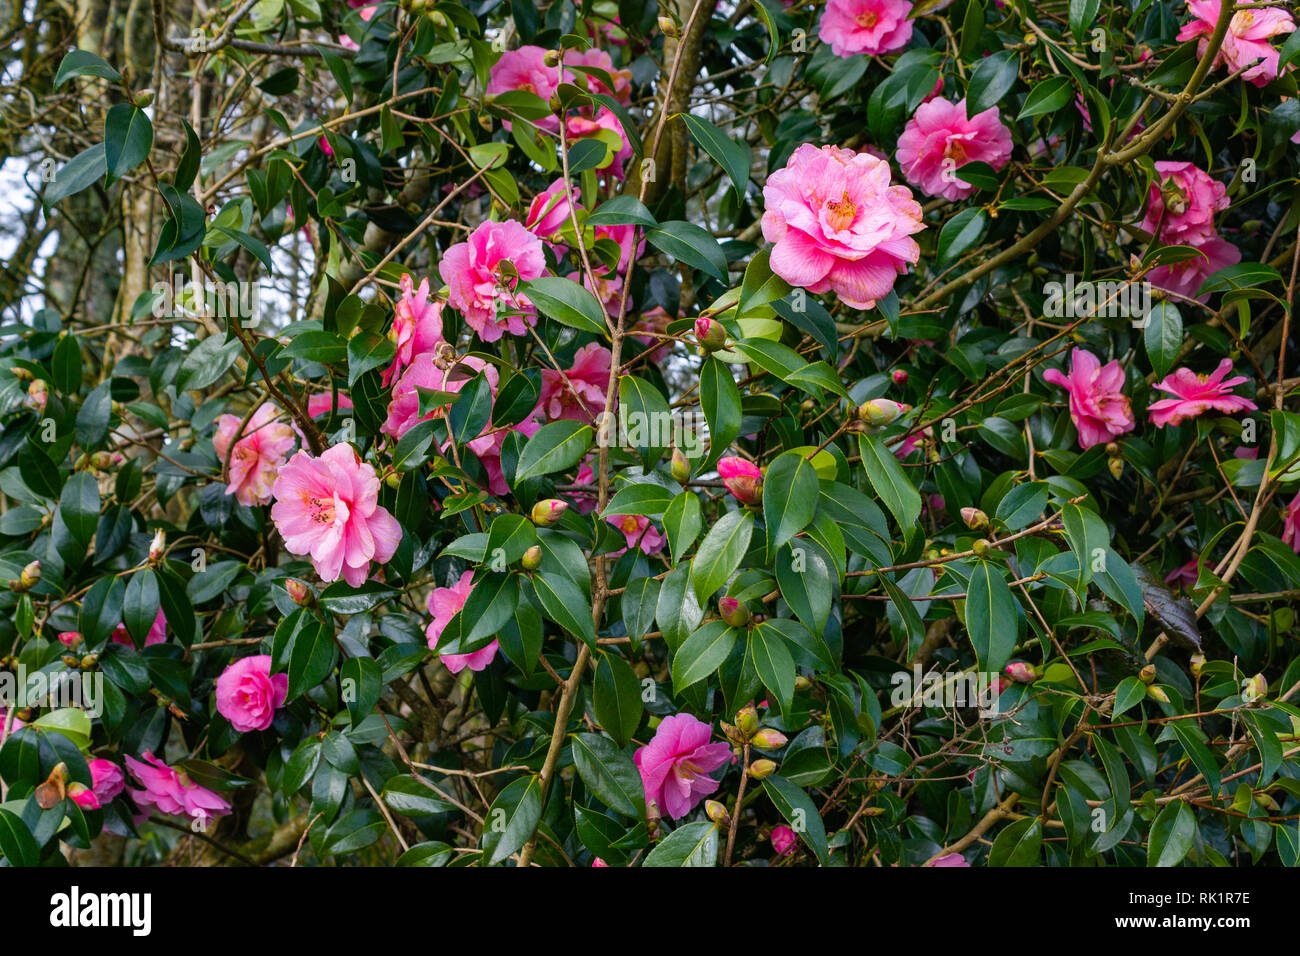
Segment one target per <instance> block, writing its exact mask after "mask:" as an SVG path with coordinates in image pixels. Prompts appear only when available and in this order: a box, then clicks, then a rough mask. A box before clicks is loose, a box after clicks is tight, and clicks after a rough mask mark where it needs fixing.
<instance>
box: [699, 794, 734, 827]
mask: <svg viewBox="0 0 1300 956" xmlns="http://www.w3.org/2000/svg"><path fill="white" fill-rule="evenodd" d="M704 812H705V814H707V815H708V818H709V819H710V820H712V821H713V822H714V823H716V824H717V825H718V826H720V827H729V826H731V814H729V813H728V812H727V808H726V807H724V806H723V805H722V804H720V803H719V802H718V801H717V800H705V801H704Z"/></svg>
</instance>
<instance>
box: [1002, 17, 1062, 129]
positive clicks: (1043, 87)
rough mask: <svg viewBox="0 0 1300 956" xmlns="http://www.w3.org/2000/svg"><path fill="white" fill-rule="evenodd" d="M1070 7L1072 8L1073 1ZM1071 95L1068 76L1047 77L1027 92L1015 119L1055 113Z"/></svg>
mask: <svg viewBox="0 0 1300 956" xmlns="http://www.w3.org/2000/svg"><path fill="white" fill-rule="evenodd" d="M1071 5H1072V6H1073V0H1072V3H1071ZM1073 94H1074V87H1073V86H1072V85H1071V84H1070V78H1069V77H1068V76H1052V77H1048V78H1047V79H1046V80H1043V81H1042V82H1041V83H1038V84H1036V85H1035V86H1034V88H1033V89H1032V90H1030V91H1029V95H1028V96H1026V97H1025V105H1024V106H1023V107H1021V109H1020V115H1019V116H1017V117H1016V119H1017V120H1022V119H1028V118H1029V117H1031V116H1042V115H1043V114H1044V113H1055V112H1057V111H1058V110H1060V109H1061V107H1063V106H1065V104H1066V103H1069V102H1070V100H1071V99H1072V97H1073Z"/></svg>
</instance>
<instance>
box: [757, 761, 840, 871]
mask: <svg viewBox="0 0 1300 956" xmlns="http://www.w3.org/2000/svg"><path fill="white" fill-rule="evenodd" d="M763 790H764V791H765V792H766V793H767V795H768V797H770V798H771V800H772V803H773V804H774V805H775V806H776V808H777V809H778V810H779V811H781V816H783V817H785V819H786V821H787V822H788V823H789V824H790V828H791V829H792V830H794V832H795V833H797V834H799V839H801V840H803V842H804V843H805V844H807V846H808V849H810V850H812V851H813V853H814V854H816V856H817V862H819V863H820V864H821V865H822V866H826V865H828V864H829V863H830V850H829V848H828V846H827V843H826V827H825V826H824V825H823V824H822V818H821V814H820V813H818V812H817V805H816V804H815V803H813V801H812V798H811V797H809V796H808V794H807V793H805V792H804V791H803V789H802V788H800V787H797V786H795V784H793V783H791V782H790V781H789V780H786V779H785V778H784V777H782V776H779V775H777V774H773V775H772V776H770V777H768V778H767V779H766V780H764V781H763Z"/></svg>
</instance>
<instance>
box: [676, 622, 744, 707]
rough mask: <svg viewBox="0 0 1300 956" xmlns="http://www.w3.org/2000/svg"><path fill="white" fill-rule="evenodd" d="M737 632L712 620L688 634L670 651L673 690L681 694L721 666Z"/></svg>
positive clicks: (736, 636)
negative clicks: (674, 652)
mask: <svg viewBox="0 0 1300 956" xmlns="http://www.w3.org/2000/svg"><path fill="white" fill-rule="evenodd" d="M740 636H741V632H740V631H738V630H736V629H735V628H733V627H728V626H727V625H726V623H725V622H723V621H718V620H714V621H709V623H707V624H705V625H704V626H703V627H702V628H700V629H699V630H698V631H696V632H695V633H694V634H692V635H691V636H690V637H688V638H687V639H686V640H685V641H684V642H683V643H682V646H681V647H679V648H677V653H676V654H675V655H673V693H674V694H680V693H681V692H682V691H683V690H685V689H686V688H687V687H690V686H691V685H693V684H697V683H699V682H700V681H702V680H704V679H705V678H706V677H708V676H709V675H710V674H712V673H713V672H714V671H716V670H717V669H718V668H719V667H721V666H722V662H723V661H725V660H726V659H727V656H728V655H729V654H730V653H731V649H732V648H733V647H735V645H736V640H737V638H739V637H740Z"/></svg>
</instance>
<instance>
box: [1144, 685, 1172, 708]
mask: <svg viewBox="0 0 1300 956" xmlns="http://www.w3.org/2000/svg"><path fill="white" fill-rule="evenodd" d="M1147 696H1148V697H1150V698H1151V699H1152V700H1154V701H1156V702H1157V703H1161V704H1167V703H1169V695H1168V694H1166V693H1165V689H1164V688H1163V687H1161V686H1160V685H1159V684H1152V685H1151V686H1150V687H1148V688H1147Z"/></svg>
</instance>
